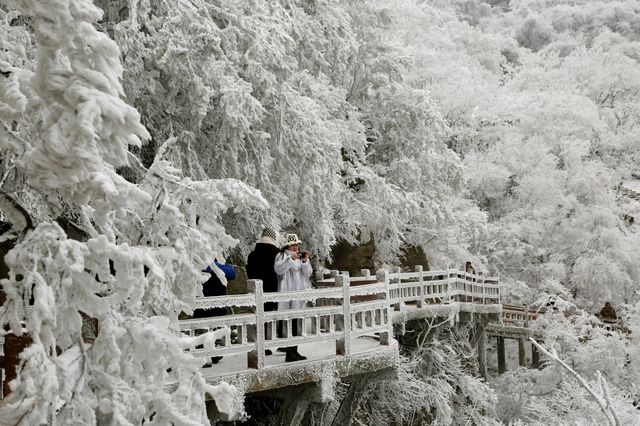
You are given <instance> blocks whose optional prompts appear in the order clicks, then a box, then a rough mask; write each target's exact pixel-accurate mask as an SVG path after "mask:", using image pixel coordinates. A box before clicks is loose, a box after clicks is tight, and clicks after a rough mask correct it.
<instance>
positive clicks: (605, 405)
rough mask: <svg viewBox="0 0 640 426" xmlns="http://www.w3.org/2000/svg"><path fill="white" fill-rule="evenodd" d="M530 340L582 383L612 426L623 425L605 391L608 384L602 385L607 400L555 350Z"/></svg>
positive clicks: (530, 338)
mask: <svg viewBox="0 0 640 426" xmlns="http://www.w3.org/2000/svg"><path fill="white" fill-rule="evenodd" d="M529 340H530V341H531V343H532V344H533V345H534V346H535V347H536V348H538V349H539V350H540V352H542V353H543V354H545V355H546V356H548V357H549V358H551V359H553V360H554V361H556V362H558V363H559V364H560V365H561V366H563V367H564V368H565V370H567V371H568V372H569V373H571V374H572V375H573V376H574V377H575V378H576V379H577V380H578V383H580V384H581V385H582V387H584V388H585V389H586V390H587V392H589V394H590V395H591V396H592V397H593V398H594V399H595V400H596V402H597V403H598V405H599V406H600V409H601V410H602V412H603V413H604V415H605V416H606V417H607V420H609V423H610V424H611V425H613V426H620V424H621V423H620V420H619V419H618V416H616V414H615V413H614V412H613V408H612V407H611V400H610V399H609V395H608V392H606V391H605V390H604V387H605V386H606V384H605V385H604V386H603V385H602V384H601V386H602V388H603V394H604V395H605V398H603V397H601V396H600V395H598V394H597V393H596V392H595V391H594V390H593V389H592V388H591V386H589V384H588V383H587V381H586V380H585V379H584V378H583V377H582V376H581V375H580V374H578V373H577V372H576V371H575V370H574V369H572V368H571V367H569V366H568V365H567V364H566V363H565V362H564V361H562V360H561V359H560V357H559V356H558V354H557V353H556V351H555V350H553V349H552V350H551V351H548V350H546V349H545V348H543V347H542V346H541V345H540V344H539V343H538V342H536V341H535V339H534V338H533V337H529ZM597 374H598V376H599V377H600V378H601V379H602V380H603V381H604V378H603V377H602V376H601V375H600V372H599V371H598V372H597ZM599 383H600V382H599Z"/></svg>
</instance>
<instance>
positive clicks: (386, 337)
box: [376, 270, 393, 345]
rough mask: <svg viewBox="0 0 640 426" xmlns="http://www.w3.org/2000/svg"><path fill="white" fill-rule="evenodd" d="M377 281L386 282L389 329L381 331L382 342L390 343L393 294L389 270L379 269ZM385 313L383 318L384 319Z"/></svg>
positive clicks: (386, 309) (385, 294)
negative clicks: (390, 289)
mask: <svg viewBox="0 0 640 426" xmlns="http://www.w3.org/2000/svg"><path fill="white" fill-rule="evenodd" d="M376 281H378V282H382V283H384V289H385V291H384V297H385V300H386V301H387V303H386V307H385V311H386V317H387V331H385V332H382V333H380V344H381V345H389V344H390V342H391V338H392V337H393V308H392V307H391V295H390V294H389V272H387V271H386V270H382V271H379V272H378V273H377V274H376ZM384 314H385V313H383V318H382V320H383V321H384Z"/></svg>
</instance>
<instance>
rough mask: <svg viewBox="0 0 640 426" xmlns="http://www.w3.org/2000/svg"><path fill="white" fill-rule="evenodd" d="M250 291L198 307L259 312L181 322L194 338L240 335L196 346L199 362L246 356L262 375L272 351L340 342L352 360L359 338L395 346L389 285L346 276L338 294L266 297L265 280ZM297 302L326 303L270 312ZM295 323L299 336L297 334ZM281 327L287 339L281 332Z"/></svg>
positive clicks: (202, 302)
mask: <svg viewBox="0 0 640 426" xmlns="http://www.w3.org/2000/svg"><path fill="white" fill-rule="evenodd" d="M247 287H248V294H246V295H239V296H217V297H205V298H201V299H199V300H198V301H197V302H196V306H195V307H196V308H214V307H231V306H242V307H248V308H253V311H254V312H252V313H242V314H232V315H225V316H219V317H209V318H194V319H187V320H181V321H180V331H182V332H183V333H186V334H188V335H190V336H197V335H199V334H202V333H204V332H207V331H213V330H216V329H219V328H222V327H229V329H230V330H231V332H232V333H235V338H233V339H232V338H231V336H230V335H227V336H225V337H224V338H222V339H221V340H220V341H218V342H217V345H216V346H215V347H210V348H205V347H201V346H200V347H196V346H194V347H191V348H189V349H188V350H189V352H191V353H193V354H194V355H195V356H199V357H212V356H225V355H232V354H246V355H247V367H248V368H255V369H261V368H263V367H264V365H265V350H266V349H275V348H278V347H287V346H295V345H300V344H305V343H314V342H321V341H334V342H335V345H336V355H342V356H348V355H350V354H351V343H352V340H353V339H354V338H357V337H359V336H362V335H365V334H372V335H373V334H374V333H375V334H378V335H379V339H380V344H381V345H388V344H389V342H390V340H391V337H392V335H391V333H392V328H391V327H392V326H391V318H390V315H389V307H390V304H389V290H388V287H387V285H385V283H384V281H383V282H376V283H373V284H368V285H363V286H358V287H351V286H350V278H349V277H348V276H346V275H340V276H337V277H335V279H334V287H332V288H322V289H312V290H306V291H296V292H282V293H263V290H262V282H261V281H260V280H249V281H248V283H247ZM364 295H367V296H370V297H369V298H368V299H371V300H366V301H362V300H359V298H358V296H364ZM360 299H361V298H360ZM293 300H302V301H308V302H320V301H322V303H315V306H311V307H305V308H303V309H299V310H287V311H270V312H265V311H264V303H266V302H284V301H293ZM294 322H295V323H297V328H298V335H293V332H292V331H293V328H294V326H293V324H294ZM278 323H280V324H281V328H282V333H281V336H278V333H277V332H276V329H277V324H278Z"/></svg>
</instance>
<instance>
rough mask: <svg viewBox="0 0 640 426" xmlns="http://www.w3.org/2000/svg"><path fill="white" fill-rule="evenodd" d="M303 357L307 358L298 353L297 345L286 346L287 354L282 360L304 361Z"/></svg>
mask: <svg viewBox="0 0 640 426" xmlns="http://www.w3.org/2000/svg"><path fill="white" fill-rule="evenodd" d="M305 359H307V357H306V356H302V355H300V353H298V347H297V346H289V347H288V348H287V356H286V357H285V358H284V362H294V361H304V360H305Z"/></svg>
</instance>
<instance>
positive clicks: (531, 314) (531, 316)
mask: <svg viewBox="0 0 640 426" xmlns="http://www.w3.org/2000/svg"><path fill="white" fill-rule="evenodd" d="M545 311H546V310H545V309H544V308H542V309H537V308H535V307H534V306H528V305H507V304H503V305H502V322H503V323H504V324H509V325H516V326H522V327H529V321H535V320H536V319H537V318H538V315H542V314H544V313H545Z"/></svg>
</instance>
